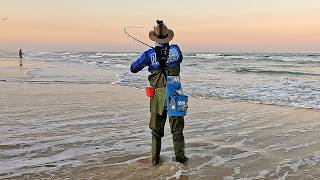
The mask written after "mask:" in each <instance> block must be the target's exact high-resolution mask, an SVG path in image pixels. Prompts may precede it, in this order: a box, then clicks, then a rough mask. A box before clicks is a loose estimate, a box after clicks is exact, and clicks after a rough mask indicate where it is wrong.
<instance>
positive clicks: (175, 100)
mask: <svg viewBox="0 0 320 180" xmlns="http://www.w3.org/2000/svg"><path fill="white" fill-rule="evenodd" d="M173 36H174V33H173V31H172V30H170V29H168V28H167V26H166V25H165V24H164V23H163V22H162V21H157V26H156V27H155V28H154V31H151V32H150V33H149V38H150V39H151V40H152V41H154V42H155V43H156V46H155V48H151V49H149V50H147V51H145V52H144V53H143V54H142V55H141V57H140V58H139V59H137V60H136V61H135V62H133V63H132V65H131V68H130V70H131V72H132V73H137V72H139V71H141V70H142V69H143V68H144V67H146V66H148V71H149V72H150V73H151V74H150V75H149V77H148V79H149V82H150V86H151V87H149V88H147V89H146V91H147V95H148V96H149V97H150V114H151V117H150V122H149V127H150V129H151V130H152V163H153V164H154V165H157V164H158V163H159V160H160V150H161V138H162V137H163V136H164V126H165V122H166V118H167V114H168V115H169V122H170V128H171V133H172V138H173V146H174V152H175V156H176V161H178V162H181V163H184V162H186V161H187V157H186V156H185V142H184V136H183V129H184V116H185V115H186V109H187V101H188V97H187V96H184V95H183V94H182V89H181V83H180V77H179V74H180V63H181V62H182V53H181V51H180V49H179V47H178V45H173V44H172V45H169V42H170V41H171V40H172V39H173Z"/></svg>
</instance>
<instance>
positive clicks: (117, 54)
mask: <svg viewBox="0 0 320 180" xmlns="http://www.w3.org/2000/svg"><path fill="white" fill-rule="evenodd" d="M138 55H139V54H137V53H96V56H108V57H128V56H138Z"/></svg>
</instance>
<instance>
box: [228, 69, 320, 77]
mask: <svg viewBox="0 0 320 180" xmlns="http://www.w3.org/2000/svg"><path fill="white" fill-rule="evenodd" d="M234 70H235V72H237V73H257V74H279V75H282V74H283V75H285V74H287V75H305V76H320V74H316V73H307V72H297V71H277V70H261V69H250V68H235V69H234Z"/></svg>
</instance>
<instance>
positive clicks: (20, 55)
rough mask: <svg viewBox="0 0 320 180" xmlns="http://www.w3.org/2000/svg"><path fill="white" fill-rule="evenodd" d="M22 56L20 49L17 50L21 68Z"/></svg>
mask: <svg viewBox="0 0 320 180" xmlns="http://www.w3.org/2000/svg"><path fill="white" fill-rule="evenodd" d="M22 55H23V52H22V49H20V50H19V57H20V66H22Z"/></svg>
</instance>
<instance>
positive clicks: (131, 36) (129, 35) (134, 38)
mask: <svg viewBox="0 0 320 180" xmlns="http://www.w3.org/2000/svg"><path fill="white" fill-rule="evenodd" d="M131 28H136V29H138V28H143V27H138V26H128V27H125V28H123V31H124V33H125V34H126V35H128V37H130V38H132V39H133V40H134V41H137V42H139V43H141V44H143V45H145V46H148V47H150V48H152V49H154V47H152V46H150V45H149V44H147V43H145V42H143V41H141V40H139V39H137V38H136V37H134V36H133V35H131V34H130V33H128V32H127V29H131Z"/></svg>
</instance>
